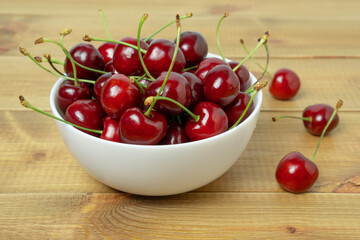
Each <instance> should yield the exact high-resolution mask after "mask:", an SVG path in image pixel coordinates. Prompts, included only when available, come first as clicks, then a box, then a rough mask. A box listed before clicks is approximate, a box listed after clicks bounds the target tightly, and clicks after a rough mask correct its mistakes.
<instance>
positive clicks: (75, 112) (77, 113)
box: [65, 99, 105, 136]
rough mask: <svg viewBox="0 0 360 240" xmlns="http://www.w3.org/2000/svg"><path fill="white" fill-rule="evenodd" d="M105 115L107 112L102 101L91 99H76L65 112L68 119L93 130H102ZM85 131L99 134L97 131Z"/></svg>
mask: <svg viewBox="0 0 360 240" xmlns="http://www.w3.org/2000/svg"><path fill="white" fill-rule="evenodd" d="M104 117H105V113H104V111H103V110H102V108H101V105H100V103H99V102H98V101H96V100H91V99H81V100H76V101H75V102H73V103H72V104H71V105H70V106H69V107H68V108H67V109H66V113H65V120H66V121H68V122H71V123H73V124H76V125H78V126H81V127H85V128H89V129H93V130H101V129H102V128H103V118H104ZM80 131H83V130H80ZM83 132H86V133H88V134H90V135H93V136H98V134H97V133H93V132H87V131H83Z"/></svg>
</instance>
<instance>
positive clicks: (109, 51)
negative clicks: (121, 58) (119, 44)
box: [98, 42, 116, 65]
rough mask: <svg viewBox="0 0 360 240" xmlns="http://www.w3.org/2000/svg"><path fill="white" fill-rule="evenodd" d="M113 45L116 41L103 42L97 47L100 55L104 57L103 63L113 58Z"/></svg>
mask: <svg viewBox="0 0 360 240" xmlns="http://www.w3.org/2000/svg"><path fill="white" fill-rule="evenodd" d="M115 46H116V43H113V42H105V43H103V44H101V45H100V46H99V47H98V50H99V52H100V54H101V56H103V58H104V65H106V64H107V63H108V62H110V61H111V60H112V59H113V56H114V49H115Z"/></svg>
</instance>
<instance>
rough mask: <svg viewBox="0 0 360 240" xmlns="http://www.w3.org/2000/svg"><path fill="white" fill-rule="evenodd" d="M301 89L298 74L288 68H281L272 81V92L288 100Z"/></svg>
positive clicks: (275, 95) (279, 97) (277, 96)
mask: <svg viewBox="0 0 360 240" xmlns="http://www.w3.org/2000/svg"><path fill="white" fill-rule="evenodd" d="M299 89H300V79H299V77H298V75H297V74H296V73H295V72H294V71H292V70H290V69H287V68H282V69H279V70H278V71H277V72H276V73H275V75H274V78H273V80H272V81H271V83H270V87H269V90H270V93H271V94H272V95H273V96H274V97H275V98H277V99H280V100H288V99H291V98H293V97H294V96H295V95H296V94H297V92H298V91H299Z"/></svg>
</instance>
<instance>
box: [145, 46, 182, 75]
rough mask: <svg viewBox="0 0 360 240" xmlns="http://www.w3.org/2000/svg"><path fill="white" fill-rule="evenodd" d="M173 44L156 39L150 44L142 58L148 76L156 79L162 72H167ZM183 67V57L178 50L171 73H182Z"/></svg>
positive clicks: (172, 52) (172, 53)
mask: <svg viewBox="0 0 360 240" xmlns="http://www.w3.org/2000/svg"><path fill="white" fill-rule="evenodd" d="M175 47H176V45H175V43H173V42H171V41H170V40H167V39H156V40H154V41H152V42H151V44H150V46H149V49H148V50H147V52H146V54H145V56H144V63H145V66H146V68H147V69H148V70H149V72H150V74H151V75H152V76H153V77H154V78H157V77H158V76H159V75H160V74H161V73H162V72H164V71H165V72H166V71H168V69H169V67H170V64H171V60H172V57H173V55H174V51H175ZM184 67H185V57H184V54H183V53H182V51H181V50H180V49H179V50H178V52H177V55H176V58H175V63H174V67H173V68H172V71H173V72H178V73H180V72H182V70H183V69H184Z"/></svg>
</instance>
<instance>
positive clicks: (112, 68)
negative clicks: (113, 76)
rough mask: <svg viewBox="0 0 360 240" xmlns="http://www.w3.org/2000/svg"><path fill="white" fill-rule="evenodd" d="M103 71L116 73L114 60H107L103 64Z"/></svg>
mask: <svg viewBox="0 0 360 240" xmlns="http://www.w3.org/2000/svg"><path fill="white" fill-rule="evenodd" d="M104 70H105V72H110V73H118V72H117V71H116V69H115V66H114V62H113V60H111V61H109V62H108V63H107V64H106V65H105V69H104Z"/></svg>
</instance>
